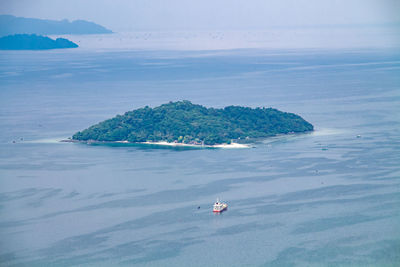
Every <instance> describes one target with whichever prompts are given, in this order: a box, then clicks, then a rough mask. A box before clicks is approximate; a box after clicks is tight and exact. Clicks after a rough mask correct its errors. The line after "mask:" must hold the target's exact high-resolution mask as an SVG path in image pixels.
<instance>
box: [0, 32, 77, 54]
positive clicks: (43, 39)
mask: <svg viewBox="0 0 400 267" xmlns="http://www.w3.org/2000/svg"><path fill="white" fill-rule="evenodd" d="M76 47H78V45H77V44H76V43H74V42H71V41H70V40H68V39H65V38H57V39H56V40H53V39H51V38H49V37H47V36H41V35H36V34H14V35H8V36H4V37H0V50H47V49H60V48H76Z"/></svg>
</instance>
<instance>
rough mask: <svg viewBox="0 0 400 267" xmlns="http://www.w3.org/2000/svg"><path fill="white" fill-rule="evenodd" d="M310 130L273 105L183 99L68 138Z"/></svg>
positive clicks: (202, 137)
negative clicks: (217, 103)
mask: <svg viewBox="0 0 400 267" xmlns="http://www.w3.org/2000/svg"><path fill="white" fill-rule="evenodd" d="M312 130H313V126H312V125H311V124H310V123H308V122H307V121H305V120H304V119H303V118H301V117H300V116H298V115H296V114H293V113H287V112H282V111H279V110H277V109H273V108H250V107H241V106H228V107H225V108H221V109H218V108H206V107H204V106H201V105H196V104H192V103H191V102H190V101H187V100H184V101H178V102H169V103H167V104H164V105H161V106H159V107H155V108H150V107H148V106H146V107H144V108H139V109H136V110H133V111H128V112H126V113H125V114H124V115H117V116H116V117H114V118H112V119H109V120H105V121H103V122H100V123H98V124H96V125H93V126H91V127H89V128H88V129H86V130H83V131H80V132H77V133H76V134H74V135H73V137H72V139H73V140H81V141H88V140H94V141H129V142H146V141H168V142H183V143H192V144H205V145H214V144H222V143H230V142H231V140H235V139H245V138H260V137H269V136H274V135H277V134H288V133H300V132H306V131H312Z"/></svg>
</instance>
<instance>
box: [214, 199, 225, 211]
mask: <svg viewBox="0 0 400 267" xmlns="http://www.w3.org/2000/svg"><path fill="white" fill-rule="evenodd" d="M227 209H228V204H226V203H223V202H220V201H219V199H218V198H217V201H216V202H215V203H214V205H213V212H218V213H219V212H223V211H224V210H227Z"/></svg>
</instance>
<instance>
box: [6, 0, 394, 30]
mask: <svg viewBox="0 0 400 267" xmlns="http://www.w3.org/2000/svg"><path fill="white" fill-rule="evenodd" d="M0 13H1V14H12V15H16V16H23V17H34V18H46V19H57V20H60V19H64V18H66V19H69V20H75V19H85V20H90V21H93V22H96V23H99V24H102V25H104V26H106V27H108V28H110V29H112V30H114V31H123V30H260V29H265V28H271V27H293V26H295V27H303V26H307V27H310V26H311V27H319V26H326V25H358V26H359V25H375V24H393V23H395V24H399V23H400V0H276V1H267V0H198V1H191V0H112V1H111V0H110V1H107V0H0Z"/></svg>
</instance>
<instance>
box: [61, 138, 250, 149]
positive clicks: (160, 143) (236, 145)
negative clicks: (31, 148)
mask: <svg viewBox="0 0 400 267" xmlns="http://www.w3.org/2000/svg"><path fill="white" fill-rule="evenodd" d="M59 142H63V143H82V144H88V145H101V144H126V145H149V146H165V147H187V148H251V145H249V144H240V143H234V142H232V143H230V144H227V143H225V144H215V145H198V144H185V143H177V142H167V141H157V142H153V141H146V142H129V141H97V140H86V141H82V140H75V139H64V140H60V141H59Z"/></svg>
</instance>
